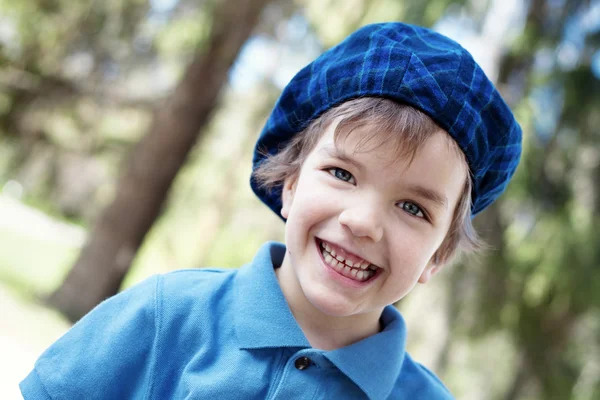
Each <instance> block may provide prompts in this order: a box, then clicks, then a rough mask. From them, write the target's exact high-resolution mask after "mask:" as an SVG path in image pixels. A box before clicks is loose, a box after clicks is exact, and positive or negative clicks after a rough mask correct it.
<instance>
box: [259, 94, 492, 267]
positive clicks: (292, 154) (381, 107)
mask: <svg viewBox="0 0 600 400" xmlns="http://www.w3.org/2000/svg"><path fill="white" fill-rule="evenodd" d="M334 121H338V124H337V126H336V128H335V132H334V140H335V141H336V142H338V141H339V140H345V139H346V138H347V137H348V136H349V135H350V134H351V133H352V132H353V131H354V130H355V129H358V128H360V127H363V126H368V127H370V128H372V129H367V130H365V133H364V135H363V137H361V138H360V140H359V142H358V145H357V148H356V151H359V150H364V151H370V150H373V149H375V148H378V147H381V146H384V145H385V146H392V148H393V150H394V154H395V156H396V157H397V158H400V157H408V158H409V159H410V160H412V159H413V157H414V156H415V154H416V152H417V151H418V150H419V149H420V148H421V147H422V145H423V144H424V143H425V142H426V141H427V139H428V138H429V137H431V136H432V135H435V134H441V133H442V132H445V131H444V130H443V129H442V128H440V127H439V126H438V125H437V124H436V123H435V122H434V121H433V120H432V119H431V118H430V117H429V116H428V115H427V114H425V113H423V112H422V111H420V110H418V109H416V108H414V107H411V106H409V105H406V104H401V103H397V102H395V101H392V100H388V99H384V98H375V97H362V98H357V99H353V100H349V101H346V102H344V103H342V104H341V105H338V106H336V107H333V108H331V109H329V110H328V111H327V112H325V113H324V114H323V115H321V116H320V117H318V118H316V119H314V120H313V121H312V122H311V123H310V124H309V125H308V126H307V127H306V129H304V131H302V132H301V133H299V134H297V135H295V136H294V137H293V138H292V139H291V140H290V141H289V142H288V143H287V144H285V146H284V147H283V148H282V149H280V151H279V152H277V154H275V155H266V157H267V158H266V160H265V161H264V162H262V163H261V164H260V166H259V167H258V168H257V169H256V170H255V171H254V172H253V174H252V175H253V179H254V180H255V181H256V182H257V183H258V185H259V186H260V187H262V188H264V189H267V190H273V189H274V188H277V187H280V186H281V185H282V184H283V181H284V180H285V179H286V178H287V177H290V176H297V175H298V174H299V173H300V169H301V167H302V164H303V163H304V161H305V160H306V158H307V157H308V155H309V153H310V152H311V151H312V150H313V149H314V148H315V146H316V144H317V142H318V141H319V139H320V138H321V135H322V134H323V133H324V132H325V130H326V129H327V128H328V127H329V126H330V124H332V123H333V122H334ZM448 139H449V140H448V142H449V143H450V146H451V147H452V148H453V150H454V151H456V154H457V155H459V157H460V158H461V160H463V163H464V165H465V166H466V167H467V177H466V179H465V182H464V184H463V188H462V192H461V195H460V198H459V200H458V202H457V204H456V206H455V208H454V211H453V216H452V221H451V223H450V228H449V229H448V233H447V234H446V237H445V238H444V241H443V242H442V244H441V245H440V247H439V249H438V250H437V251H436V253H435V255H434V262H435V263H442V264H443V263H447V262H449V261H450V260H451V259H452V258H453V257H454V256H456V255H457V254H458V253H459V252H463V253H464V252H474V251H475V250H478V249H479V248H480V247H481V243H480V240H479V238H478V236H477V234H476V232H475V230H474V229H473V225H472V223H471V190H472V186H473V183H472V178H471V174H470V172H469V169H468V168H469V167H468V163H467V160H466V158H465V155H464V153H463V152H462V150H461V149H460V148H459V146H458V144H457V143H456V142H455V141H454V140H453V139H452V138H451V137H450V136H448ZM457 250H458V251H457Z"/></svg>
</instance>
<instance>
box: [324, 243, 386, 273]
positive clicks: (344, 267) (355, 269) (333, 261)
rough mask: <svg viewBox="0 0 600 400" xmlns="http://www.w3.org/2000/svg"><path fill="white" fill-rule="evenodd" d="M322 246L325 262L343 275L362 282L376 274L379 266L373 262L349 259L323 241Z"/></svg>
mask: <svg viewBox="0 0 600 400" xmlns="http://www.w3.org/2000/svg"><path fill="white" fill-rule="evenodd" d="M321 248H322V253H323V258H324V259H325V262H326V263H327V264H329V265H330V266H331V267H332V268H334V269H335V270H336V271H338V272H339V273H341V274H342V275H344V276H346V277H348V278H352V279H355V280H357V281H361V282H364V281H366V280H367V279H370V278H371V277H373V276H374V275H375V271H376V270H377V267H376V266H374V265H373V264H370V263H368V262H366V261H362V262H361V261H359V262H357V263H353V262H352V261H347V260H345V259H344V258H343V257H342V256H341V255H337V254H336V253H335V250H333V249H332V248H331V246H329V245H328V244H327V243H325V242H321Z"/></svg>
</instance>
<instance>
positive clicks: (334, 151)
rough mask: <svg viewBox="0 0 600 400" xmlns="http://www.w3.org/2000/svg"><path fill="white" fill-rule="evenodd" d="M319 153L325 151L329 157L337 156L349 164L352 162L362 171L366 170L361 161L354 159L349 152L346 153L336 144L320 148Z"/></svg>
mask: <svg viewBox="0 0 600 400" xmlns="http://www.w3.org/2000/svg"><path fill="white" fill-rule="evenodd" d="M319 153H324V154H326V155H328V156H329V157H332V158H337V159H338V160H340V161H344V162H347V163H349V164H352V165H354V166H355V167H356V168H358V169H359V170H361V171H363V170H364V167H363V165H362V164H361V163H360V162H358V161H357V160H355V159H353V158H352V157H350V156H349V155H348V154H346V153H345V152H344V150H342V149H339V148H337V147H336V146H325V147H323V148H322V149H321V150H319Z"/></svg>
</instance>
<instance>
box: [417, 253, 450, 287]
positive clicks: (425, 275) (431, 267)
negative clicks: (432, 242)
mask: <svg viewBox="0 0 600 400" xmlns="http://www.w3.org/2000/svg"><path fill="white" fill-rule="evenodd" d="M436 259H437V256H436V255H434V256H433V257H432V258H431V260H430V261H429V263H428V264H427V266H426V267H425V269H424V270H423V272H421V276H419V281H418V282H419V283H427V282H429V280H430V279H431V278H432V277H433V276H434V275H435V274H437V273H438V272H440V270H441V269H442V267H443V266H444V264H443V263H442V262H439V261H437V260H436Z"/></svg>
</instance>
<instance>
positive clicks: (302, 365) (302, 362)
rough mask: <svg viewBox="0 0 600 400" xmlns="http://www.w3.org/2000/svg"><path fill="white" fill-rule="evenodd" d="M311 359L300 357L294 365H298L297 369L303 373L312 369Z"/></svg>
mask: <svg viewBox="0 0 600 400" xmlns="http://www.w3.org/2000/svg"><path fill="white" fill-rule="evenodd" d="M310 363H311V361H310V358H308V357H299V358H297V359H296V362H295V363H294V365H296V368H297V369H299V370H300V371H302V370H303V369H306V368H308V367H310Z"/></svg>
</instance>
